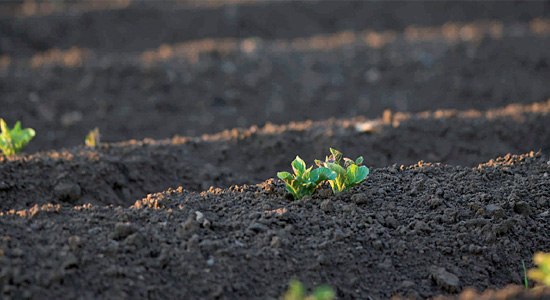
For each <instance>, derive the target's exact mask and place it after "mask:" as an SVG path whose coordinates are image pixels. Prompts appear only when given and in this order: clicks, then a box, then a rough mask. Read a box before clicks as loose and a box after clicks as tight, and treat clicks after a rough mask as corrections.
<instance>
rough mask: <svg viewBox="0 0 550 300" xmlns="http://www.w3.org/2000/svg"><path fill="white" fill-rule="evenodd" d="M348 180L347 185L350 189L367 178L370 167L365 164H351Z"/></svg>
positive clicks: (347, 173) (347, 172) (348, 170)
mask: <svg viewBox="0 0 550 300" xmlns="http://www.w3.org/2000/svg"><path fill="white" fill-rule="evenodd" d="M346 175H347V182H346V187H347V188H348V189H349V188H351V187H352V186H354V185H357V184H359V183H360V182H361V181H363V180H365V178H367V175H369V169H368V168H367V167H365V166H360V167H358V166H357V165H351V166H349V168H348V169H347V171H346Z"/></svg>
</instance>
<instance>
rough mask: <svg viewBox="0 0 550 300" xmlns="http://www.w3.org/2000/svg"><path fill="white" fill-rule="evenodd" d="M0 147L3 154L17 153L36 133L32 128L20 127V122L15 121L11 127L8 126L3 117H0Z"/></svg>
mask: <svg viewBox="0 0 550 300" xmlns="http://www.w3.org/2000/svg"><path fill="white" fill-rule="evenodd" d="M0 128H1V129H2V132H1V133H0V148H1V149H2V152H3V153H4V155H5V156H10V155H14V154H17V153H19V151H21V148H23V147H25V145H27V144H28V143H29V142H30V141H31V140H32V138H33V137H34V136H35V135H36V133H35V132H34V129H32V128H25V129H23V130H22V129H21V122H19V121H17V123H15V126H14V127H13V129H10V128H9V127H8V124H6V122H5V121H4V119H1V118H0Z"/></svg>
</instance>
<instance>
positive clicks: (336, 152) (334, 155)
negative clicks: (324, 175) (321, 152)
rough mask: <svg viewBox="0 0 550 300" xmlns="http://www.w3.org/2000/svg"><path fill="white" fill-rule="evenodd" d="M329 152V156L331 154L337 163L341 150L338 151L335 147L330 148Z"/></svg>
mask: <svg viewBox="0 0 550 300" xmlns="http://www.w3.org/2000/svg"><path fill="white" fill-rule="evenodd" d="M330 153H331V154H332V155H331V156H332V159H333V160H334V162H335V163H337V164H339V163H340V160H341V159H342V152H340V151H338V150H336V149H333V148H330Z"/></svg>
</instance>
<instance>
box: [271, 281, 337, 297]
mask: <svg viewBox="0 0 550 300" xmlns="http://www.w3.org/2000/svg"><path fill="white" fill-rule="evenodd" d="M335 296H336V295H335V293H334V291H333V290H332V289H331V288H330V287H328V286H320V287H317V288H315V289H314V290H313V293H312V294H311V295H309V296H306V291H305V288H304V286H303V285H302V283H301V282H300V281H298V280H292V281H291V282H290V285H289V287H288V290H287V291H286V293H285V294H284V296H283V297H282V298H281V299H282V300H333V299H334V297H335Z"/></svg>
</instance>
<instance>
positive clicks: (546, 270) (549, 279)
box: [527, 252, 550, 287]
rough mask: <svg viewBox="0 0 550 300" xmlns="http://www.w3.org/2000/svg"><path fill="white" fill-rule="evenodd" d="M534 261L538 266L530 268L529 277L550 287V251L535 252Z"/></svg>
mask: <svg viewBox="0 0 550 300" xmlns="http://www.w3.org/2000/svg"><path fill="white" fill-rule="evenodd" d="M533 262H534V263H535V265H537V266H538V268H537V269H531V270H529V271H528V272H527V277H529V278H530V279H532V280H534V281H536V282H538V283H540V284H542V285H545V286H547V287H550V253H544V252H537V253H535V255H534V256H533Z"/></svg>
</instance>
